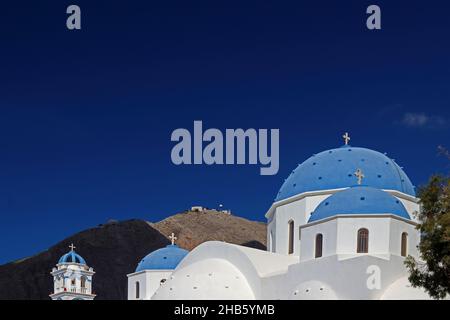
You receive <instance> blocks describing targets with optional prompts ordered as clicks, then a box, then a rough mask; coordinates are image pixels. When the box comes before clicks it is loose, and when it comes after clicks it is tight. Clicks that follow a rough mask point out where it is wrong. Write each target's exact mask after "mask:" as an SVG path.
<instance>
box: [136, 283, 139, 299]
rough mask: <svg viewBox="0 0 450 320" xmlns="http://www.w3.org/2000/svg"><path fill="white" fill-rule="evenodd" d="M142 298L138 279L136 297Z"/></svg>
mask: <svg viewBox="0 0 450 320" xmlns="http://www.w3.org/2000/svg"><path fill="white" fill-rule="evenodd" d="M139 298H140V289H139V281H136V299H139Z"/></svg>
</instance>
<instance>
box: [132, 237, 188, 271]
mask: <svg viewBox="0 0 450 320" xmlns="http://www.w3.org/2000/svg"><path fill="white" fill-rule="evenodd" d="M188 253H189V251H187V250H184V249H181V248H180V247H178V246H177V245H175V244H170V245H168V246H166V247H165V248H161V249H158V250H156V251H153V252H152V253H150V254H148V255H147V256H145V258H144V259H142V260H141V262H139V264H138V266H137V268H136V272H138V271H142V270H173V269H175V268H176V267H177V265H178V264H179V263H180V261H181V260H183V258H184V257H185V256H186V255H187V254H188Z"/></svg>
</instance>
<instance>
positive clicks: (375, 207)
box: [308, 186, 411, 222]
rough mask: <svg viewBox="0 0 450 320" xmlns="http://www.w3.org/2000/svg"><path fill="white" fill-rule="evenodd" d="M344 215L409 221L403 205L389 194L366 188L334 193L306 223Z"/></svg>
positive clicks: (360, 187)
mask: <svg viewBox="0 0 450 320" xmlns="http://www.w3.org/2000/svg"><path fill="white" fill-rule="evenodd" d="M338 214H339V215H345V214H368V215H370V214H393V215H397V216H399V217H402V218H405V219H411V218H410V216H409V214H408V212H407V211H406V209H405V207H404V206H403V204H402V203H401V202H400V200H398V199H397V198H396V197H394V196H392V195H390V194H389V193H387V192H385V191H383V190H380V189H375V188H371V187H367V186H355V187H352V188H348V189H345V190H343V191H339V192H336V193H335V194H333V195H332V196H330V197H328V198H326V199H325V200H323V201H322V202H321V203H320V204H319V206H318V207H317V208H316V210H314V212H313V213H312V214H311V217H310V218H309V221H308V222H314V221H317V220H322V219H325V218H329V217H333V216H336V215H338Z"/></svg>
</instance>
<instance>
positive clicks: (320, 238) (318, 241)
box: [315, 233, 323, 258]
mask: <svg viewBox="0 0 450 320" xmlns="http://www.w3.org/2000/svg"><path fill="white" fill-rule="evenodd" d="M322 247H323V235H322V234H321V233H319V234H317V235H316V254H315V257H316V258H320V257H321V256H322Z"/></svg>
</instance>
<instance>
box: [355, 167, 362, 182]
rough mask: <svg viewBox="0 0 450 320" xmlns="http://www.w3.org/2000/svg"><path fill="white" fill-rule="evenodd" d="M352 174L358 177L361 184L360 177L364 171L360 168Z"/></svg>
mask: <svg viewBox="0 0 450 320" xmlns="http://www.w3.org/2000/svg"><path fill="white" fill-rule="evenodd" d="M354 175H355V176H356V178H358V184H362V179H363V178H365V176H364V173H363V172H362V170H361V169H358V170H356V171H355V173H354Z"/></svg>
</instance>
